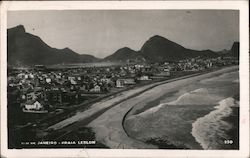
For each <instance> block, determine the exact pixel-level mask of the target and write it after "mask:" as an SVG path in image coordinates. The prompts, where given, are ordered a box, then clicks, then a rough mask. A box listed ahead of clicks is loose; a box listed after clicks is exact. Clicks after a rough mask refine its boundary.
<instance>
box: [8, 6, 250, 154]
mask: <svg viewBox="0 0 250 158" xmlns="http://www.w3.org/2000/svg"><path fill="white" fill-rule="evenodd" d="M6 17H7V20H6V21H7V23H6V27H7V28H6V41H7V46H6V48H7V55H6V58H7V63H6V74H7V77H6V78H7V81H6V84H7V85H6V86H7V88H6V89H7V92H6V97H7V101H6V103H7V105H6V107H7V108H6V109H7V110H6V113H7V121H6V122H7V140H8V141H7V148H8V149H10V150H23V149H73V148H74V149H106V150H108V149H156V150H159V149H160V150H166V151H167V150H174V151H178V150H188V151H192V150H200V151H201V150H226V151H228V150H230V151H239V150H240V137H241V135H240V123H242V122H243V121H241V119H240V118H241V112H240V110H241V108H242V106H247V105H243V104H242V102H241V97H242V95H244V94H241V93H240V92H241V87H240V84H241V79H242V78H241V76H240V69H242V67H241V66H240V64H241V63H240V56H241V53H242V52H241V51H240V46H241V41H240V10H237V9H212V8H211V9H150V10H148V9H94V10H93V9H91V10H88V9H84V10H81V9H78V10H10V11H7V16H6ZM244 53H248V52H244ZM243 108H245V107H243ZM246 138H247V137H246Z"/></svg>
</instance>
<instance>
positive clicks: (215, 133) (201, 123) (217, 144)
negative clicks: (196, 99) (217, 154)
mask: <svg viewBox="0 0 250 158" xmlns="http://www.w3.org/2000/svg"><path fill="white" fill-rule="evenodd" d="M238 106H239V102H238V101H236V100H235V99H233V98H231V97H229V98H226V99H223V100H221V101H220V102H219V105H218V106H216V107H215V108H216V110H214V111H212V112H210V113H209V114H207V115H205V116H204V117H201V118H198V119H197V120H196V121H195V122H194V123H193V124H192V127H193V128H192V132H191V134H192V135H193V137H194V138H195V140H196V141H197V142H198V143H200V145H201V146H202V148H203V149H220V148H223V145H224V140H226V139H229V136H228V135H227V134H226V133H225V131H228V130H229V129H231V128H232V125H231V124H229V123H228V122H225V121H223V120H222V118H224V117H228V116H229V115H230V114H231V113H232V109H231V107H238Z"/></svg>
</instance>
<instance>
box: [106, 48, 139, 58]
mask: <svg viewBox="0 0 250 158" xmlns="http://www.w3.org/2000/svg"><path fill="white" fill-rule="evenodd" d="M142 58H143V57H142V55H141V54H140V53H139V52H136V51H134V50H132V49H130V48H128V47H124V48H121V49H118V50H117V51H116V52H115V53H113V54H112V55H110V56H107V57H106V58H104V61H127V60H136V59H137V60H140V59H142Z"/></svg>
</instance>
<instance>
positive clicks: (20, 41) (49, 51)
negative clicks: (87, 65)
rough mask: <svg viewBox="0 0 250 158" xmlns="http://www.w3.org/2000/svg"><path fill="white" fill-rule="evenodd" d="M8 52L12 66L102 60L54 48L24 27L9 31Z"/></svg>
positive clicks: (66, 49)
mask: <svg viewBox="0 0 250 158" xmlns="http://www.w3.org/2000/svg"><path fill="white" fill-rule="evenodd" d="M7 50H8V55H7V60H8V64H10V65H37V64H43V65H52V64H62V63H80V62H83V63H84V62H96V61H99V60H100V59H98V58H96V57H94V56H92V55H87V54H78V53H76V52H74V51H72V50H71V49H69V48H64V49H56V48H52V47H50V46H48V45H47V44H46V43H45V42H43V41H42V40H41V38H40V37H38V36H35V35H32V34H30V33H26V32H25V29H24V27H23V26H22V25H19V26H17V27H14V28H11V29H8V31H7Z"/></svg>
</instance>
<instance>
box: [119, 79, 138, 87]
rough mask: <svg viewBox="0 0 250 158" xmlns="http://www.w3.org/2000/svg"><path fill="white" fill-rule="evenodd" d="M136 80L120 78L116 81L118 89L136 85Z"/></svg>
mask: <svg viewBox="0 0 250 158" xmlns="http://www.w3.org/2000/svg"><path fill="white" fill-rule="evenodd" d="M134 84H135V79H134V78H120V79H118V80H116V87H118V88H119V87H124V86H125V85H134Z"/></svg>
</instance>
